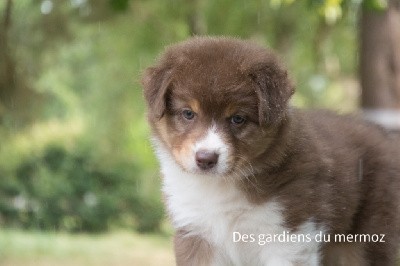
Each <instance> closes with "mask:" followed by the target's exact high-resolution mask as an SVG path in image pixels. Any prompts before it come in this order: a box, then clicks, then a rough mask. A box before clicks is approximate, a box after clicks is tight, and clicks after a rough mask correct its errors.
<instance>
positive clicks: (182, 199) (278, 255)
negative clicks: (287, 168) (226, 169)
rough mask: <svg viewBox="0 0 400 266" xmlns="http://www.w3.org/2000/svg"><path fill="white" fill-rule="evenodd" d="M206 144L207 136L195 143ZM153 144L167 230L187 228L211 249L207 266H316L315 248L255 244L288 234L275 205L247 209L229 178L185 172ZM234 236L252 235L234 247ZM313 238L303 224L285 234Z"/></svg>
mask: <svg viewBox="0 0 400 266" xmlns="http://www.w3.org/2000/svg"><path fill="white" fill-rule="evenodd" d="M212 138H213V137H210V135H209V137H206V139H205V141H204V142H200V143H203V144H204V143H209V142H208V140H210V139H211V140H212ZM210 142H213V141H210ZM154 143H155V146H156V152H157V156H158V158H159V160H160V163H161V172H162V174H163V177H164V178H163V192H164V194H165V196H166V200H167V208H168V210H169V212H170V214H171V217H172V222H173V225H174V227H175V228H177V229H178V228H183V227H184V228H190V230H191V232H190V233H191V234H194V235H199V236H201V237H203V238H204V239H206V240H207V241H209V242H210V243H212V244H213V246H214V248H215V250H214V251H215V252H216V253H215V256H214V261H213V262H214V263H213V265H272V266H275V265H276V266H281V265H311V266H312V265H319V261H320V256H319V248H320V246H319V243H316V242H315V241H312V242H309V243H304V242H273V243H267V244H265V245H259V244H258V243H257V242H258V241H257V236H258V235H259V234H281V233H282V232H284V231H289V230H288V228H285V227H284V226H283V223H284V221H283V215H282V211H283V207H282V206H281V204H279V202H278V200H272V201H269V202H266V203H264V204H262V205H254V204H251V203H250V202H248V201H247V200H246V198H245V196H244V195H243V193H242V192H241V191H239V190H238V188H236V186H235V185H234V184H233V183H232V182H230V180H229V178H218V176H215V175H213V176H205V175H197V174H192V173H188V172H185V171H183V170H182V168H181V167H179V166H178V164H177V163H176V162H175V161H174V159H173V158H172V155H171V154H170V152H169V151H168V150H167V149H165V148H164V146H163V145H162V144H161V143H160V142H158V141H157V140H155V142H154ZM199 145H200V144H199ZM235 231H236V232H240V233H241V234H254V235H255V236H256V241H255V242H254V243H243V242H241V243H239V242H238V243H234V242H233V238H232V237H233V232H235ZM319 232H320V231H319V230H318V228H317V227H316V225H315V223H313V222H312V221H308V222H306V223H304V224H303V225H301V226H300V227H299V228H298V230H297V231H296V232H291V233H295V234H305V235H306V234H309V235H310V236H311V238H312V239H314V236H315V235H316V234H317V233H319Z"/></svg>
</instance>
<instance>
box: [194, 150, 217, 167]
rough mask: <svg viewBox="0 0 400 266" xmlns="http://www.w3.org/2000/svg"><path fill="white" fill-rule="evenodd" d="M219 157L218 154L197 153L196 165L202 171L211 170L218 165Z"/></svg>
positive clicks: (201, 151)
mask: <svg viewBox="0 0 400 266" xmlns="http://www.w3.org/2000/svg"><path fill="white" fill-rule="evenodd" d="M218 157H219V154H218V153H216V152H213V151H207V150H200V151H198V152H196V164H197V166H198V167H199V168H200V169H201V170H209V169H211V168H213V167H214V166H215V165H217V163H218Z"/></svg>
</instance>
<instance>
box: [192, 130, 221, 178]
mask: <svg viewBox="0 0 400 266" xmlns="http://www.w3.org/2000/svg"><path fill="white" fill-rule="evenodd" d="M198 151H204V152H208V153H216V154H218V162H217V164H216V165H215V166H214V167H213V168H212V169H210V170H211V171H212V172H213V173H216V174H223V173H225V172H226V171H227V170H228V157H229V147H228V145H227V144H226V143H225V142H224V140H223V138H222V137H221V135H220V134H219V133H218V131H217V127H216V126H215V125H212V126H211V127H210V128H209V129H208V130H207V132H206V134H205V136H204V137H203V138H202V139H200V140H198V141H196V142H195V143H194V144H193V146H192V149H191V155H190V158H186V162H187V166H189V167H188V170H190V171H194V172H198V171H199V170H200V168H199V167H198V166H197V164H196V153H197V152H198Z"/></svg>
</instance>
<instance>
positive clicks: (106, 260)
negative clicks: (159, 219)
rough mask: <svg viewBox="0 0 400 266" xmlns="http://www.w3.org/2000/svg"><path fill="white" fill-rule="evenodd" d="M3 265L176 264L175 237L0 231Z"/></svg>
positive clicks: (99, 265)
mask: <svg viewBox="0 0 400 266" xmlns="http://www.w3.org/2000/svg"><path fill="white" fill-rule="evenodd" d="M0 265H2V266H3V265H4V266H22V265H23V266H31V265H32V266H33V265H35V266H47V265H49V266H50V265H65V266H67V265H68V266H69V265H74V266H79V265H82V266H83V265H85V266H86V265H96V266H97V265H98V266H102V265H113V266H114V265H121V266H122V265H134V266H141V265H143V266H152V265H154V266H156V265H165V266H168V265H175V263H174V258H173V252H172V243H171V238H170V237H167V236H161V235H140V234H137V233H133V232H114V233H109V234H103V235H88V234H66V233H65V234H64V233H44V232H30V231H19V230H4V229H0Z"/></svg>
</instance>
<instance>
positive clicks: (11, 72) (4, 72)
mask: <svg viewBox="0 0 400 266" xmlns="http://www.w3.org/2000/svg"><path fill="white" fill-rule="evenodd" d="M12 5H13V3H12V0H7V2H6V4H5V7H6V8H5V9H4V13H3V14H2V21H1V25H0V119H1V117H2V113H3V112H4V111H3V110H4V108H6V106H7V104H8V103H9V102H10V100H9V99H10V97H11V95H13V93H14V91H15V82H14V76H15V63H14V61H13V59H12V57H11V56H10V45H9V35H8V33H9V29H10V26H11V10H12Z"/></svg>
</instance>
